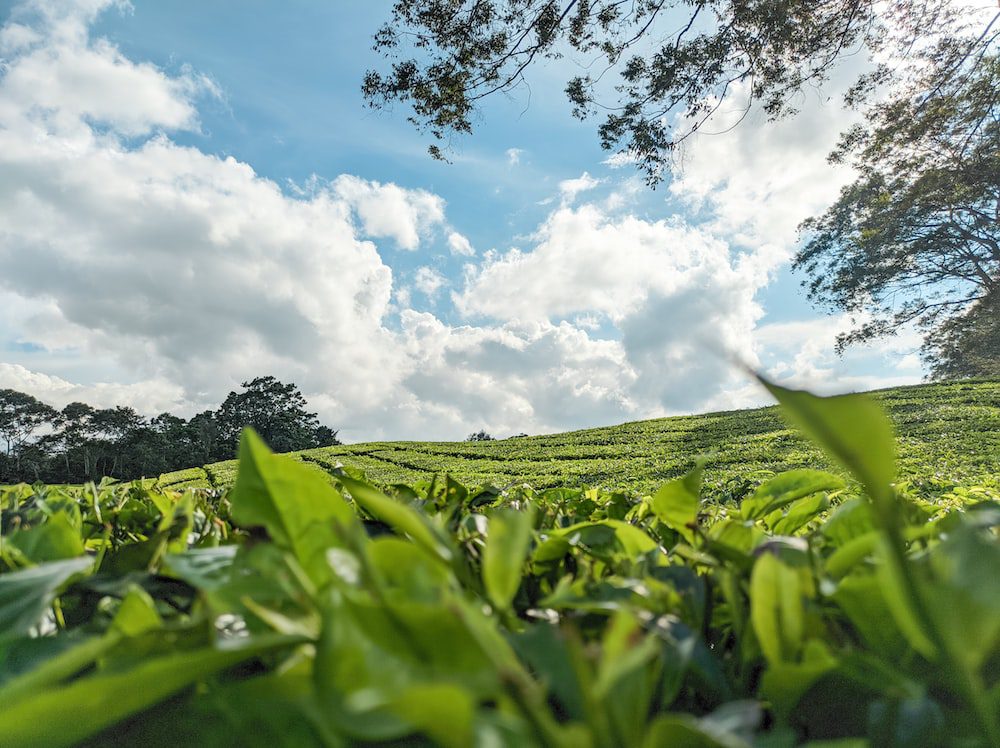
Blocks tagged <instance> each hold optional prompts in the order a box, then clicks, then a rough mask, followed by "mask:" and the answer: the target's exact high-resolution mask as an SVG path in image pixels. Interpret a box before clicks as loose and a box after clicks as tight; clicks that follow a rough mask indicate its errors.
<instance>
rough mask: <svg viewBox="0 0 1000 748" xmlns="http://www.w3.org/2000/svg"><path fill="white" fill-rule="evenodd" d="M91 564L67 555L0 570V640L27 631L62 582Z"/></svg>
mask: <svg viewBox="0 0 1000 748" xmlns="http://www.w3.org/2000/svg"><path fill="white" fill-rule="evenodd" d="M92 565H93V560H92V559H90V558H71V559H68V560H65V561H51V562H49V563H47V564H40V565H39V566H34V567H32V568H30V569H23V570H21V571H15V572H12V573H9V574H0V642H2V641H4V640H5V639H9V638H14V637H18V636H24V635H25V634H27V633H28V631H29V630H30V629H31V627H32V626H34V625H36V624H37V623H38V622H39V620H40V619H41V618H42V616H43V615H45V612H46V611H47V610H48V609H49V606H50V605H52V601H53V600H54V599H55V598H56V595H58V594H59V592H60V591H61V590H62V588H63V587H64V586H65V585H66V583H67V582H68V581H69V580H70V579H72V578H73V577H74V576H76V575H77V574H81V573H83V572H84V571H86V570H88V569H90V567H91V566H92ZM0 734H2V733H0Z"/></svg>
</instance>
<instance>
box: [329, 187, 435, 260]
mask: <svg viewBox="0 0 1000 748" xmlns="http://www.w3.org/2000/svg"><path fill="white" fill-rule="evenodd" d="M332 191H333V193H334V194H335V195H336V196H337V197H339V198H340V199H341V200H343V201H344V202H346V203H347V204H348V205H350V206H351V207H352V208H353V209H354V210H355V211H356V212H357V215H358V218H359V219H360V221H361V223H362V225H363V226H364V231H365V233H366V234H367V235H368V236H372V237H390V238H392V239H394V240H395V241H396V243H397V244H398V245H399V246H400V247H401V248H402V249H416V248H417V247H419V246H420V239H421V238H422V237H424V236H426V235H427V233H428V232H429V231H430V230H431V229H432V228H433V227H434V226H436V225H438V224H440V223H442V222H443V221H444V200H442V199H441V198H440V197H438V196H437V195H434V194H431V193H430V192H427V191H425V190H406V189H403V188H402V187H399V186H397V185H395V184H379V183H378V182H370V181H368V180H365V179H361V178H360V177H355V176H351V175H348V174H343V175H341V176H339V177H337V179H336V180H334V182H333V185H332Z"/></svg>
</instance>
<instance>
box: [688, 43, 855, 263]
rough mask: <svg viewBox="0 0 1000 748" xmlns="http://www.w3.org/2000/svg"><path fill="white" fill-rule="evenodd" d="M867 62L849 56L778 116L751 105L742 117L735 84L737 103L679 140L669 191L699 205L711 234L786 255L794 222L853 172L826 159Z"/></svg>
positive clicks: (851, 116) (848, 119)
mask: <svg viewBox="0 0 1000 748" xmlns="http://www.w3.org/2000/svg"><path fill="white" fill-rule="evenodd" d="M869 64H870V63H869V62H868V61H867V60H866V59H865V58H864V56H862V55H859V56H857V57H854V58H849V60H848V61H847V62H845V63H843V64H841V65H840V67H839V68H837V69H836V71H835V73H834V75H833V77H832V79H831V81H830V83H829V84H828V85H827V86H826V87H825V88H824V89H823V92H822V95H820V93H819V92H817V91H813V90H811V89H810V90H808V91H807V92H806V93H803V94H801V96H802V101H801V102H800V107H799V114H798V115H797V116H795V117H792V118H788V119H784V120H781V121H778V122H769V121H767V117H766V114H765V113H764V112H763V111H761V110H760V108H759V107H757V106H754V107H753V108H752V109H751V111H750V112H749V113H748V114H746V116H744V108H743V107H742V106H740V105H739V102H740V100H741V98H743V97H745V95H746V94H745V89H746V86H742V85H741V86H735V87H733V89H732V92H731V100H732V101H733V102H735V103H734V104H733V105H732V106H731V107H729V108H727V109H724V110H720V111H719V112H718V113H716V115H715V116H714V117H713V118H712V119H710V120H709V121H708V122H707V123H706V124H705V125H704V126H703V127H702V128H701V130H700V131H699V132H698V133H696V134H695V135H693V136H692V137H691V138H690V139H689V140H688V141H687V142H686V143H685V145H684V148H683V151H682V155H681V158H680V160H679V161H678V164H677V168H676V169H675V171H674V174H673V180H672V181H671V183H670V185H669V189H670V192H671V193H672V194H673V195H675V196H676V197H678V198H679V199H680V200H681V201H683V202H684V203H686V204H687V205H688V206H689V207H691V208H694V209H701V210H703V211H704V212H705V214H706V215H707V217H708V218H709V219H710V222H709V223H708V225H707V226H706V228H707V229H708V230H711V231H713V232H714V233H716V234H717V235H719V236H723V237H725V238H727V239H728V240H729V241H732V242H735V243H738V244H741V245H744V246H747V247H753V248H758V247H762V246H764V245H771V246H773V247H777V248H779V249H780V251H782V252H783V253H784V254H785V255H786V256H788V255H790V253H791V250H792V248H793V246H794V243H795V241H796V228H797V226H798V224H799V223H801V222H802V221H803V220H804V219H805V218H808V217H809V216H810V215H812V214H814V213H815V212H817V211H820V210H822V209H823V208H825V207H826V206H827V205H829V204H831V203H832V202H833V201H834V200H835V199H836V198H837V194H838V193H839V191H840V188H841V186H843V185H844V184H846V183H847V182H848V181H849V180H850V178H851V175H852V172H851V170H850V169H849V168H848V167H846V166H832V165H831V164H829V163H827V161H826V157H827V154H829V153H830V151H831V150H833V148H834V146H835V145H836V143H837V140H838V137H839V135H840V133H841V132H843V131H844V130H846V129H847V128H848V127H849V126H850V125H851V124H853V123H854V121H855V120H856V118H857V116H858V115H857V114H856V113H855V112H853V111H851V110H847V109H844V107H843V105H842V96H843V92H844V91H845V90H846V89H847V87H848V86H849V85H850V84H851V83H852V82H853V81H854V80H855V79H856V78H857V76H858V74H859V73H861V72H862V71H864V70H865V69H866V67H867V66H868V65H869Z"/></svg>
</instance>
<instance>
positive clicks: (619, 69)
mask: <svg viewBox="0 0 1000 748" xmlns="http://www.w3.org/2000/svg"><path fill="white" fill-rule="evenodd" d="M986 7H987V6H986V3H985V2H978V3H976V2H963V1H962V0H885V1H884V2H876V0H787V1H786V2H774V1H773V0H636V2H621V1H620V0H397V1H396V2H395V4H394V6H393V10H392V20H391V21H390V22H389V23H387V24H386V25H385V26H384V27H383V28H382V29H381V30H380V31H379V32H378V33H377V34H376V36H375V49H376V50H378V51H380V52H381V53H383V54H384V55H385V56H386V57H387V58H389V59H390V60H391V61H392V66H391V69H390V70H389V71H383V72H379V71H375V70H372V71H369V72H368V74H367V75H366V77H365V80H364V84H363V86H362V90H363V93H364V95H365V97H366V98H367V100H368V101H369V103H370V104H371V105H372V106H376V107H377V106H384V105H387V104H391V103H393V102H403V103H406V104H409V105H410V106H411V107H412V116H411V117H410V121H411V122H412V123H413V124H414V125H416V126H417V127H418V129H420V130H422V131H424V132H427V133H429V134H430V135H431V136H432V137H433V139H434V141H435V142H434V143H433V144H432V145H431V147H430V150H431V153H432V155H434V156H436V157H444V155H445V153H444V151H442V150H441V147H440V146H439V145H438V143H441V142H445V141H449V140H450V138H451V137H452V136H454V135H457V134H463V133H469V132H471V131H472V126H473V125H472V123H473V120H474V115H475V113H476V111H477V107H478V106H479V105H480V103H481V102H482V100H483V99H484V98H485V97H488V96H490V95H492V94H494V93H497V92H506V91H510V90H512V89H514V88H516V87H517V86H519V85H521V84H522V83H523V82H524V80H525V75H526V73H527V72H528V70H529V69H530V68H531V67H532V66H533V65H537V64H538V63H539V62H540V61H542V60H544V59H546V58H556V57H560V56H563V55H567V54H569V55H575V56H576V57H577V61H578V62H580V63H581V64H583V63H585V65H586V68H587V69H588V70H593V71H596V72H594V73H590V72H588V73H585V74H583V75H580V76H577V77H574V78H572V79H571V80H569V81H568V83H567V85H566V94H567V95H568V97H569V100H570V102H571V103H572V105H573V109H574V113H575V114H576V115H577V116H578V117H581V118H586V117H589V116H591V115H594V114H596V113H598V112H603V116H604V121H603V123H602V124H601V125H600V126H599V127H598V134H599V137H600V142H601V145H602V146H603V147H604V148H605V149H607V150H613V151H616V152H618V153H621V154H623V155H625V156H628V157H630V158H631V159H634V160H635V162H636V164H637V165H638V167H639V168H640V169H641V170H642V171H644V172H645V175H646V177H647V181H648V182H649V184H651V185H654V186H655V185H656V184H657V183H659V182H660V180H662V179H663V178H664V176H665V175H666V174H667V173H668V172H669V169H670V167H671V165H672V161H671V159H672V154H673V153H674V151H675V149H676V148H677V146H678V145H679V144H680V143H682V142H683V141H684V140H685V139H686V138H688V137H689V136H690V135H691V134H692V133H694V132H696V131H698V129H699V128H700V127H701V126H702V125H703V124H704V123H705V122H706V121H707V119H708V118H710V117H711V116H712V114H713V113H714V112H715V111H716V110H718V109H719V108H720V107H723V106H726V107H727V109H728V108H731V107H732V106H733V105H734V104H736V105H738V106H742V107H745V108H746V110H747V111H749V109H750V107H752V106H755V105H756V106H760V107H762V108H763V109H764V110H765V111H766V112H767V114H768V115H770V116H771V117H773V118H778V117H782V116H785V115H787V114H790V113H792V112H794V110H795V104H796V101H797V100H798V95H799V94H800V92H801V91H802V90H803V88H804V87H806V86H813V85H815V84H818V83H821V82H822V81H823V80H824V79H825V78H826V77H827V76H828V75H829V73H830V72H831V71H832V70H833V68H834V67H835V66H836V64H837V63H838V61H839V60H840V59H841V58H843V57H844V56H845V55H848V54H854V53H856V52H857V51H859V50H864V51H867V52H869V53H871V54H872V56H873V59H878V60H881V62H880V63H879V64H877V65H876V66H875V67H874V69H873V70H871V71H870V72H868V73H866V74H864V75H862V76H861V77H860V78H859V79H858V80H857V82H856V84H855V85H854V86H853V87H852V89H851V90H850V93H849V94H848V97H847V102H846V103H847V104H848V105H850V106H853V107H857V108H860V109H862V110H863V112H864V115H865V117H864V124H862V125H860V126H858V127H857V128H854V129H852V130H850V131H849V132H847V133H845V135H844V137H843V139H842V141H841V144H840V146H839V147H838V149H837V150H836V151H835V153H834V154H833V155H832V158H833V159H834V160H835V161H840V162H845V163H850V164H851V165H853V166H854V167H855V169H857V171H858V174H859V176H858V178H857V180H856V181H855V182H854V183H853V184H851V185H850V186H848V187H847V188H846V189H845V190H844V192H843V193H842V194H841V196H840V199H839V200H838V201H837V202H836V203H835V204H834V205H833V206H831V207H830V208H829V209H828V210H827V211H825V212H824V213H823V214H822V215H820V216H817V217H815V218H813V219H811V220H810V221H807V222H806V223H805V224H804V226H803V230H804V235H805V239H806V244H805V246H804V247H803V249H802V251H801V252H799V254H798V256H797V258H796V262H795V264H796V267H797V268H798V269H799V270H801V271H803V272H804V273H805V274H806V275H807V276H808V278H807V281H806V285H807V287H808V289H809V293H810V296H811V298H812V299H813V300H814V301H815V302H817V303H818V304H821V305H823V306H826V307H827V308H828V309H830V310H831V311H847V312H850V313H852V314H853V315H854V318H855V323H856V324H855V326H854V327H853V329H852V330H850V331H849V332H847V333H846V334H845V335H844V336H842V337H841V339H840V340H839V341H838V350H843V347H844V346H846V345H849V344H851V343H855V342H861V341H866V340H871V339H873V338H877V337H880V336H884V335H891V334H893V333H895V332H896V331H897V330H898V329H899V328H900V327H902V326H904V325H908V324H911V323H913V324H916V325H918V326H920V327H922V329H923V330H924V332H925V334H926V337H925V345H924V348H923V353H924V357H925V359H926V360H927V362H928V363H929V364H930V367H931V372H932V374H933V375H934V376H941V375H945V374H949V375H950V374H952V373H955V372H958V371H962V372H967V373H968V372H971V373H977V372H979V373H981V372H983V371H985V370H986V369H984V368H983V366H982V365H980V364H976V363H974V362H975V361H982V360H983V356H982V355H981V353H982V352H981V351H980V352H979V353H977V354H975V355H970V353H971V352H970V351H969V349H968V348H966V347H965V346H967V345H971V344H972V341H974V340H982V339H984V338H983V336H985V338H986V339H995V337H996V335H997V332H996V325H997V324H1000V322H998V321H997V317H996V315H991V314H988V313H986V312H987V310H991V309H996V308H997V304H998V302H996V300H995V297H996V295H997V293H1000V292H998V290H997V288H998V281H1000V278H998V271H1000V249H998V246H1000V245H998V241H1000V228H998V227H1000V125H998V123H1000V103H998V102H1000V94H998V91H1000V72H998V61H997V59H998V58H997V40H998V38H1000V32H998V30H997V28H998V23H997V22H998V19H1000V14H995V10H994V11H992V12H991V13H990V14H987V13H985V12H984V11H985V10H986ZM973 9H976V10H977V11H978V12H973ZM990 15H992V17H990ZM611 79H614V81H615V83H614V84H609V83H608V81H609V80H611ZM734 92H738V93H737V94H736V95H737V98H735V99H734ZM959 330H962V331H963V332H961V333H960V332H959ZM956 357H957V358H956ZM960 361H961V363H959V362H960ZM989 366H992V363H991V362H990V361H987V369H988V368H989Z"/></svg>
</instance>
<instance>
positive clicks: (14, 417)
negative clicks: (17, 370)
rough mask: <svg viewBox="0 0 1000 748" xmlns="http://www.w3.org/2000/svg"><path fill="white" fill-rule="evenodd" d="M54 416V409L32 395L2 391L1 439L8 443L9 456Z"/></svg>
mask: <svg viewBox="0 0 1000 748" xmlns="http://www.w3.org/2000/svg"><path fill="white" fill-rule="evenodd" d="M53 414H54V411H53V410H52V408H50V407H49V406H47V405H46V404H45V403H43V402H40V401H39V400H37V399H36V398H34V397H32V396H31V395H28V394H26V393H24V392H18V391H17V390H0V438H2V439H3V440H4V442H5V443H6V447H7V456H8V457H10V456H11V455H12V454H14V453H15V452H16V450H17V449H19V448H20V447H21V446H22V445H23V444H24V443H25V441H27V439H28V437H30V436H31V434H32V432H33V431H35V430H36V429H37V428H38V427H39V426H41V425H42V424H44V423H45V422H46V421H48V420H49V419H50V418H52V416H53Z"/></svg>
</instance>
